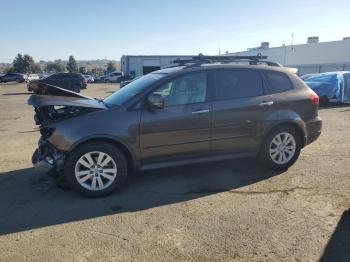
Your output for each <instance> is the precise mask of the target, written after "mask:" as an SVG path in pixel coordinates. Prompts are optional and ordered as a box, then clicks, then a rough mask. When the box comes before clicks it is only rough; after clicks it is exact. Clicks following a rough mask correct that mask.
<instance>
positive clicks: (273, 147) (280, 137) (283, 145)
mask: <svg viewBox="0 0 350 262" xmlns="http://www.w3.org/2000/svg"><path fill="white" fill-rule="evenodd" d="M295 152H296V141H295V138H294V136H293V135H291V134H289V133H287V132H283V133H279V134H277V135H276V136H275V137H274V138H273V139H272V141H271V143H270V147H269V154H270V157H271V159H272V161H273V162H275V163H276V164H278V165H284V164H286V163H288V162H289V161H291V160H292V159H293V157H294V155H295Z"/></svg>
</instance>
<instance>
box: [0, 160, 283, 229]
mask: <svg viewBox="0 0 350 262" xmlns="http://www.w3.org/2000/svg"><path fill="white" fill-rule="evenodd" d="M280 173H281V172H274V171H267V170H264V169H262V168H261V167H258V166H257V165H256V164H255V161H254V160H253V159H240V160H234V161H233V160H232V161H223V162H216V163H205V164H195V165H188V166H183V167H176V168H168V169H160V170H153V171H145V172H140V173H138V174H135V175H133V176H132V177H131V178H130V179H129V181H128V182H127V183H126V185H125V186H124V187H122V188H121V189H120V190H119V191H117V192H116V193H115V194H113V195H111V196H109V197H106V198H102V199H88V198H84V197H81V196H79V195H78V194H76V193H75V192H73V191H71V190H69V191H66V192H64V190H62V189H61V188H59V187H58V185H57V183H56V181H55V180H54V179H53V178H51V177H49V176H47V175H45V174H42V173H38V172H37V171H36V170H34V169H33V168H28V169H23V170H17V171H13V172H8V173H3V174H0V210H1V216H0V235H4V234H10V233H15V232H20V231H24V230H30V229H35V228H41V227H46V226H50V225H58V224H63V223H67V222H74V221H80V220H85V219H90V218H96V217H101V216H109V215H117V214H119V213H124V212H137V211H141V210H146V209H150V208H155V207H159V206H164V205H170V204H174V203H180V202H184V201H190V200H193V199H196V198H201V197H205V196H208V195H211V194H217V193H220V192H225V191H230V190H234V189H237V188H240V187H244V186H247V185H250V184H254V183H258V182H259V181H262V180H266V179H269V178H270V177H273V176H276V175H279V174H280Z"/></svg>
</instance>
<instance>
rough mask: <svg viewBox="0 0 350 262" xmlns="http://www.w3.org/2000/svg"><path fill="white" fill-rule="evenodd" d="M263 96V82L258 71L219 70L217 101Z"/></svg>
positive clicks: (216, 78) (216, 75)
mask: <svg viewBox="0 0 350 262" xmlns="http://www.w3.org/2000/svg"><path fill="white" fill-rule="evenodd" d="M261 95H263V82H262V79H261V76H260V74H259V72H258V71H254V70H219V71H217V72H216V74H215V91H214V99H215V100H224V99H232V98H242V97H253V96H261Z"/></svg>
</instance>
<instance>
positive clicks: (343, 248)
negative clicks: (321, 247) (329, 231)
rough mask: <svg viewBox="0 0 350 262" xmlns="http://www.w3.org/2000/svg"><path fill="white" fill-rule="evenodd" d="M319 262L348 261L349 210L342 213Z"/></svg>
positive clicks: (349, 245)
mask: <svg viewBox="0 0 350 262" xmlns="http://www.w3.org/2000/svg"><path fill="white" fill-rule="evenodd" d="M320 261H321V262H328V261H337V262H342V261H344V262H345V261H346V262H348V261H350V209H348V210H347V211H345V212H344V213H343V215H342V217H341V219H340V221H339V223H338V225H337V228H336V229H335V231H334V233H333V235H332V237H331V239H330V240H329V242H328V244H327V246H326V248H325V251H324V253H323V255H322V257H321V259H320Z"/></svg>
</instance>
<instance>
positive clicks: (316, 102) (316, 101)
mask: <svg viewBox="0 0 350 262" xmlns="http://www.w3.org/2000/svg"><path fill="white" fill-rule="evenodd" d="M310 101H311V103H313V104H314V105H316V106H318V105H319V104H320V98H319V97H318V95H317V94H316V93H315V92H314V91H313V90H312V89H310Z"/></svg>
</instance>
